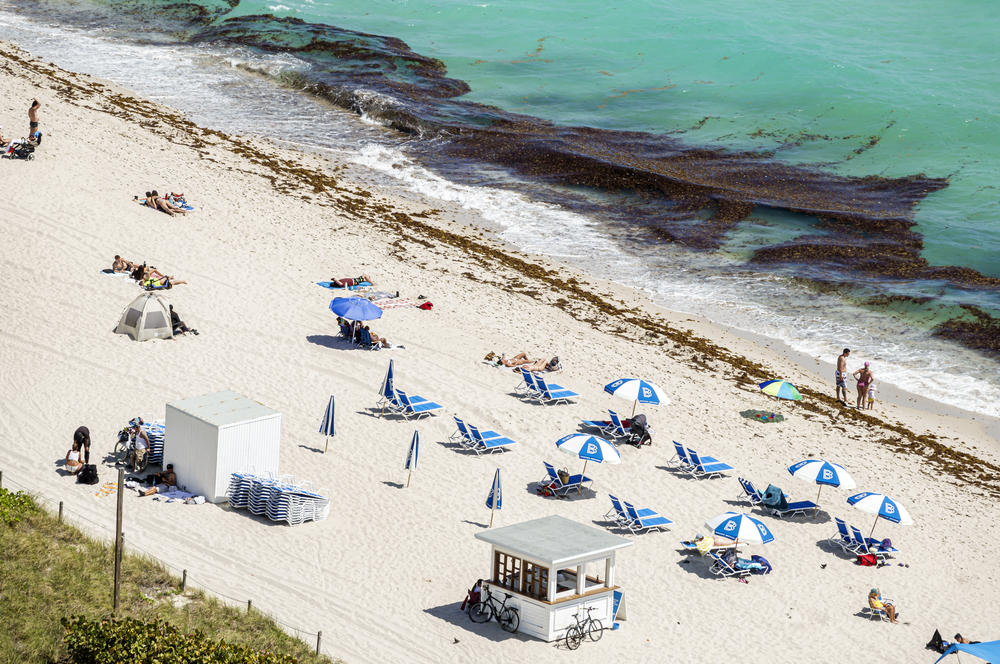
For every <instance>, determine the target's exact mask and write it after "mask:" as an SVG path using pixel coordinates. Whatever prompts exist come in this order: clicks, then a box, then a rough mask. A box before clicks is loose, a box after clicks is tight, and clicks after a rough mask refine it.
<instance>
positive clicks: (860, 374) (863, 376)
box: [854, 362, 875, 408]
mask: <svg viewBox="0 0 1000 664" xmlns="http://www.w3.org/2000/svg"><path fill="white" fill-rule="evenodd" d="M854 378H855V380H857V381H858V403H857V406H858V408H862V407H863V404H864V400H865V397H867V396H868V386H869V385H871V384H872V380H873V379H874V378H875V375H874V374H872V370H871V369H869V368H868V363H867V362H865V367H864V368H863V369H858V370H857V371H855V372H854Z"/></svg>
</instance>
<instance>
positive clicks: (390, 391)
mask: <svg viewBox="0 0 1000 664" xmlns="http://www.w3.org/2000/svg"><path fill="white" fill-rule="evenodd" d="M394 378H395V372H394V371H393V368H392V360H389V369H388V370H387V371H386V372H385V378H383V379H382V386H381V387H380V388H378V394H379V397H378V404H377V405H380V406H382V412H381V413H380V414H379V417H381V416H382V415H384V414H385V405H386V404H387V403H389V402H390V401H392V400H393V399H395V398H396V387H395V384H394Z"/></svg>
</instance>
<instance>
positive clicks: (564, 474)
mask: <svg viewBox="0 0 1000 664" xmlns="http://www.w3.org/2000/svg"><path fill="white" fill-rule="evenodd" d="M556 475H558V476H559V481H560V482H562V483H563V484H569V471H568V470H566V469H565V468H560V469H559V471H558V472H557V473H556Z"/></svg>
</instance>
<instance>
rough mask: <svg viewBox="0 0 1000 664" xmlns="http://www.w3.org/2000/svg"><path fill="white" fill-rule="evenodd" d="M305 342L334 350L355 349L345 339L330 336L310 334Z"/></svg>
mask: <svg viewBox="0 0 1000 664" xmlns="http://www.w3.org/2000/svg"><path fill="white" fill-rule="evenodd" d="M306 341H308V342H309V343H311V344H316V345H317V346H322V347H323V348H334V349H339V350H350V349H356V348H357V346H355V345H354V344H353V343H351V342H350V341H348V340H347V339H345V338H343V337H339V336H334V335H332V334H310V335H308V336H306Z"/></svg>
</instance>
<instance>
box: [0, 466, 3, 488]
mask: <svg viewBox="0 0 1000 664" xmlns="http://www.w3.org/2000/svg"><path fill="white" fill-rule="evenodd" d="M2 488H3V471H2V470H0V489H2Z"/></svg>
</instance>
